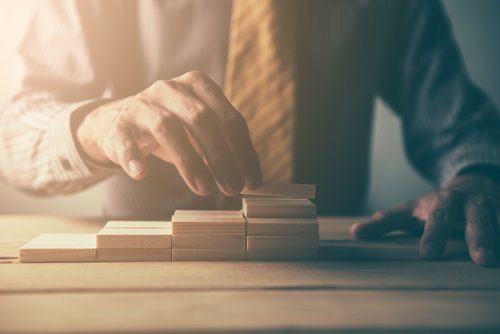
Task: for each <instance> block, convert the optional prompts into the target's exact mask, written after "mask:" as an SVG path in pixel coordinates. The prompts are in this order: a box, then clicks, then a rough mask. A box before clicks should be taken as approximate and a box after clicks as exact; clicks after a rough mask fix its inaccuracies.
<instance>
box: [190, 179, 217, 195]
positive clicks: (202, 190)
mask: <svg viewBox="0 0 500 334" xmlns="http://www.w3.org/2000/svg"><path fill="white" fill-rule="evenodd" d="M194 186H195V187H196V190H198V192H199V194H200V195H202V196H207V195H210V194H211V193H212V192H213V191H214V187H215V184H214V183H213V182H212V181H208V180H207V179H206V178H203V177H197V178H195V180H194Z"/></svg>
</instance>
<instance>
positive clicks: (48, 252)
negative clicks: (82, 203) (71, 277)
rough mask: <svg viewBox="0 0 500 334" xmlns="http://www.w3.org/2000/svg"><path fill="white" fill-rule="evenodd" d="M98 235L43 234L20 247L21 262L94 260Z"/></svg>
mask: <svg viewBox="0 0 500 334" xmlns="http://www.w3.org/2000/svg"><path fill="white" fill-rule="evenodd" d="M95 258H96V236H95V234H91V233H78V234H67V233H63V234H41V235H39V236H38V237H36V238H34V239H33V240H31V241H30V242H28V243H27V244H25V245H24V246H22V247H21V248H19V261H20V262H94V261H95Z"/></svg>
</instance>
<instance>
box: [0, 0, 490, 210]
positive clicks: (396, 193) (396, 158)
mask: <svg viewBox="0 0 500 334" xmlns="http://www.w3.org/2000/svg"><path fill="white" fill-rule="evenodd" d="M39 1H43V0H23V1H16V0H0V45H1V46H2V49H1V52H0V104H3V103H4V102H5V100H6V99H7V97H8V96H9V95H10V94H11V93H12V91H13V90H14V88H15V87H16V84H17V81H16V80H17V78H18V77H19V73H20V68H19V64H17V60H16V47H17V44H18V42H19V39H20V38H21V36H22V34H23V31H24V29H25V27H26V25H27V24H28V22H29V19H30V16H31V13H32V11H33V9H34V8H35V7H36V5H37V3H38V2H39ZM444 4H445V7H446V9H447V11H448V14H449V16H450V19H451V21H452V24H453V28H454V32H455V37H456V39H457V40H458V43H459V45H460V46H461V49H462V52H463V55H464V58H465V62H466V65H467V68H468V70H469V73H470V75H471V77H472V78H473V80H474V81H475V82H476V83H477V84H478V85H479V86H480V87H482V88H483V89H484V90H485V91H486V93H487V94H488V95H490V97H492V98H493V100H494V101H495V103H496V105H497V106H498V105H500V43H499V41H500V39H499V35H500V20H499V15H500V0H474V1H472V0H444ZM375 112H376V117H375V124H374V132H373V141H372V161H371V184H370V191H369V196H368V203H367V208H366V211H367V212H371V211H373V210H378V209H385V208H389V207H391V206H393V205H396V204H398V203H400V202H402V201H406V200H408V199H411V198H414V197H417V196H419V195H421V194H423V193H425V192H427V191H429V190H430V189H431V186H430V185H429V184H427V183H426V182H425V181H424V180H423V179H422V178H421V177H420V176H419V175H417V174H416V173H415V172H414V170H413V169H412V167H411V166H409V164H408V162H407V160H406V158H405V155H404V152H403V148H402V141H401V131H400V124H399V120H398V119H397V118H396V117H395V116H394V115H393V114H392V113H391V111H390V110H388V109H387V107H386V106H384V105H383V104H382V103H380V102H377V106H376V111H375ZM102 201H103V193H102V191H101V189H100V187H99V186H96V187H93V188H91V189H90V190H87V191H85V192H83V193H79V194H77V195H72V196H65V197H57V198H50V199H47V198H34V197H31V196H28V195H25V194H23V193H21V192H19V191H17V190H15V189H13V188H11V187H9V186H8V185H5V184H0V214H14V213H15V214H21V213H22V214H29V213H43V214H61V215H74V216H97V215H99V214H100V212H101V202H102Z"/></svg>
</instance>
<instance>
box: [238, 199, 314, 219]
mask: <svg viewBox="0 0 500 334" xmlns="http://www.w3.org/2000/svg"><path fill="white" fill-rule="evenodd" d="M243 213H244V215H245V217H247V218H314V217H316V205H315V204H314V203H313V202H311V201H310V200H308V199H302V198H271V197H270V198H259V197H255V198H253V197H252V198H243Z"/></svg>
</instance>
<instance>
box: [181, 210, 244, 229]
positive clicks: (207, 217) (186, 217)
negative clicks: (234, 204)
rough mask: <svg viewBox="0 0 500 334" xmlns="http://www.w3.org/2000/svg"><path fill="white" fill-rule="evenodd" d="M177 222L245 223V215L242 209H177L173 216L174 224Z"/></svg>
mask: <svg viewBox="0 0 500 334" xmlns="http://www.w3.org/2000/svg"><path fill="white" fill-rule="evenodd" d="M176 222H177V223H178V222H202V223H221V222H226V223H245V217H243V213H242V212H241V211H227V212H224V211H221V210H213V211H211V210H192V211H190V210H176V211H175V213H174V215H173V216H172V225H174V224H175V223H176Z"/></svg>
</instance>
